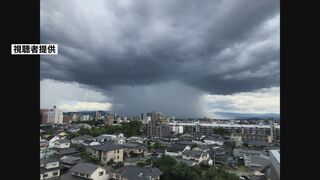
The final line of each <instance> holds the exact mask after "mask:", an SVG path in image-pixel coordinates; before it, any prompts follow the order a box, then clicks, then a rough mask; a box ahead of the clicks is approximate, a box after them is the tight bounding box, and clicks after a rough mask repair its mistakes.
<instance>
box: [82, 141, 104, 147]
mask: <svg viewBox="0 0 320 180" xmlns="http://www.w3.org/2000/svg"><path fill="white" fill-rule="evenodd" d="M82 145H84V146H96V145H100V143H99V142H97V141H94V140H90V139H86V140H84V141H83V142H82Z"/></svg>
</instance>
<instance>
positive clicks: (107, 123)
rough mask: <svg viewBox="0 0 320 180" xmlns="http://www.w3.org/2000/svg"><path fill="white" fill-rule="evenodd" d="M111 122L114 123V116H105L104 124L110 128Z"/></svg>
mask: <svg viewBox="0 0 320 180" xmlns="http://www.w3.org/2000/svg"><path fill="white" fill-rule="evenodd" d="M113 121H114V116H113V114H106V116H105V120H104V123H105V124H106V125H109V126H111V125H112V124H113Z"/></svg>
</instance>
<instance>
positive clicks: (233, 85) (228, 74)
mask: <svg viewBox="0 0 320 180" xmlns="http://www.w3.org/2000/svg"><path fill="white" fill-rule="evenodd" d="M41 42H42V43H57V44H59V55H58V56H42V57H41V60H42V61H41V78H42V79H43V80H45V79H54V80H57V81H62V82H76V83H78V84H81V85H85V86H86V87H88V88H89V89H91V90H94V91H98V92H99V93H102V94H103V95H104V96H106V97H107V96H108V97H109V96H110V97H112V98H113V100H112V101H113V102H114V103H116V104H124V105H126V106H127V107H128V106H129V107H132V106H131V105H129V104H133V103H134V102H136V103H137V104H138V105H137V106H140V105H141V109H144V108H145V107H148V106H144V107H142V104H144V103H146V102H145V101H148V100H150V99H146V98H143V97H141V98H140V99H141V100H142V99H143V100H144V102H137V99H139V98H137V99H134V98H132V97H129V95H128V93H131V92H129V90H130V91H133V93H135V91H137V89H140V90H141V91H142V92H144V91H146V89H147V87H150V86H151V87H158V86H161V87H162V85H161V84H168V85H170V84H172V83H171V82H177V84H180V85H177V84H175V85H173V88H171V91H170V92H168V91H161V92H159V91H156V89H154V94H153V96H157V95H158V96H159V97H168V96H170V94H171V93H172V94H182V93H183V90H181V87H182V86H184V87H185V88H186V89H196V90H197V93H195V94H194V96H192V97H191V98H190V99H193V97H200V96H201V94H202V93H207V94H215V95H232V94H234V93H241V92H250V91H254V90H258V89H262V88H272V87H278V86H279V2H278V1H276V0H270V1H255V2H252V1H250V0H241V1H233V0H224V1H222V0H205V1H201V3H200V2H196V1H191V0H176V1H172V0H136V1H134V2H133V1H130V0H110V1H102V0H95V1H90V0H81V1H79V0H69V1H62V0H47V1H44V2H42V3H41ZM173 84H174V83H173ZM130 88H131V89H130ZM168 88H169V87H168ZM169 89H170V88H169ZM121 92H122V93H121ZM136 95H138V94H136ZM140 96H143V94H141V95H140ZM187 96H191V95H190V94H188V93H186V96H185V97H186V99H188V98H187ZM123 97H127V98H126V99H124V98H123ZM181 97H183V95H181ZM128 99H131V100H132V101H130V102H129V100H128ZM151 99H152V98H151ZM191 102H192V101H189V104H190V103H191ZM147 104H148V103H147ZM159 104H162V103H160V102H159ZM185 104H188V103H185ZM165 107H166V106H161V108H160V109H162V108H165ZM120 109H121V108H120ZM120 109H117V110H120ZM173 109H179V106H177V107H175V108H173ZM188 109H190V108H186V109H185V110H184V111H187V110H188ZM193 109H199V108H197V107H195V106H194V108H193ZM128 111H131V110H128Z"/></svg>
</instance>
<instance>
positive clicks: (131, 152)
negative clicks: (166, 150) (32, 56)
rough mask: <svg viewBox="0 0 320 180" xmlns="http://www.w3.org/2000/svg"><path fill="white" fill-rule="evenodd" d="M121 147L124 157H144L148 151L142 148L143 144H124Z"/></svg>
mask: <svg viewBox="0 0 320 180" xmlns="http://www.w3.org/2000/svg"><path fill="white" fill-rule="evenodd" d="M121 146H122V147H123V148H124V149H123V150H124V156H125V157H133V156H139V157H144V156H145V155H147V153H148V149H147V148H146V147H145V146H144V144H138V143H124V144H122V145H121Z"/></svg>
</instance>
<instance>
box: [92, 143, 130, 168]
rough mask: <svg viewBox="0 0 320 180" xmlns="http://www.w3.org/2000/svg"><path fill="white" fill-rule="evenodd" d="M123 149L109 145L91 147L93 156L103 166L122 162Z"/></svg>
mask: <svg viewBox="0 0 320 180" xmlns="http://www.w3.org/2000/svg"><path fill="white" fill-rule="evenodd" d="M123 149H124V148H123V147H122V146H120V145H116V144H109V143H107V144H101V145H98V146H92V150H93V155H94V156H95V157H96V158H98V159H99V160H100V161H101V163H103V164H107V163H108V162H110V161H113V162H122V161H123V152H124V151H123Z"/></svg>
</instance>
